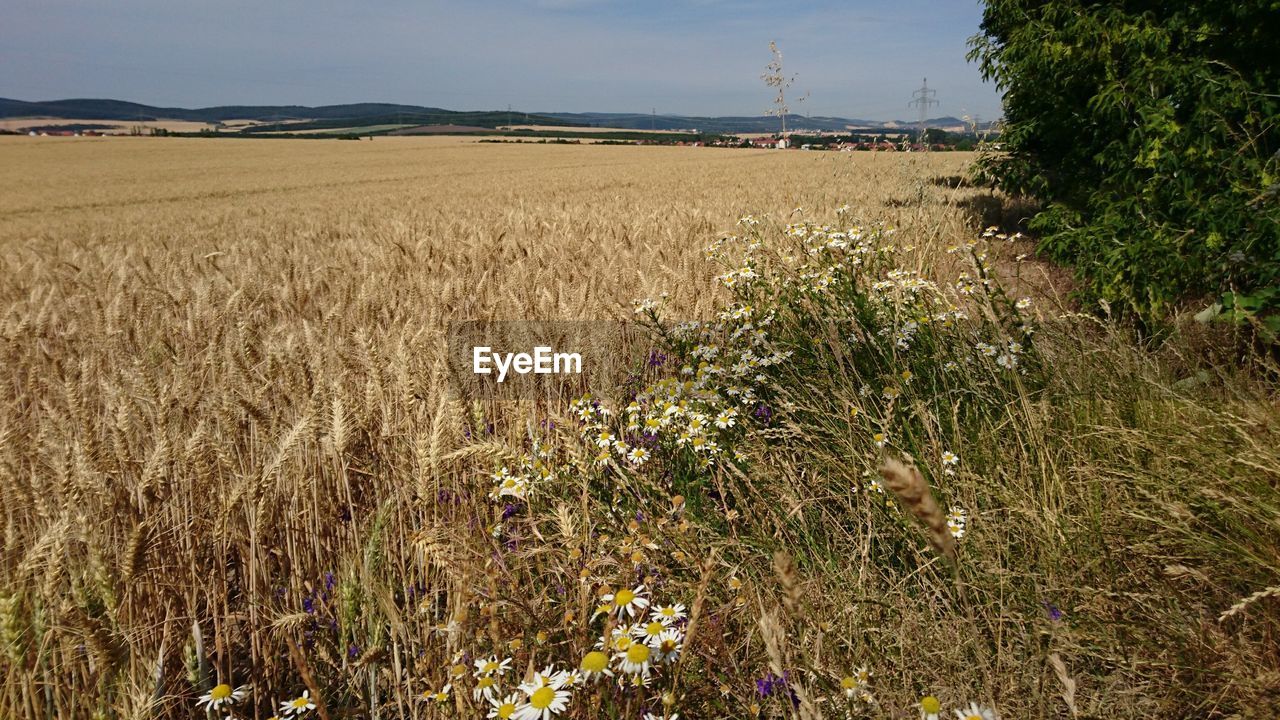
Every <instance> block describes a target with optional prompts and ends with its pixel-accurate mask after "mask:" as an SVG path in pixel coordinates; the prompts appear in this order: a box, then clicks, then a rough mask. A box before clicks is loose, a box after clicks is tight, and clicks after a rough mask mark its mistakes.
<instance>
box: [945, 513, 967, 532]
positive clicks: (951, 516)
mask: <svg viewBox="0 0 1280 720" xmlns="http://www.w3.org/2000/svg"><path fill="white" fill-rule="evenodd" d="M966 523H968V516H967V515H966V514H965V512H964V510H963V509H961V508H954V507H953V508H951V511H950V512H948V513H947V529H948V530H950V531H951V537H953V538H955V539H957V540H959V539H960V538H962V537H964V528H965V524H966Z"/></svg>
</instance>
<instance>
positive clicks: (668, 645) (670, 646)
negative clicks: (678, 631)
mask: <svg viewBox="0 0 1280 720" xmlns="http://www.w3.org/2000/svg"><path fill="white" fill-rule="evenodd" d="M660 647H661V649H662V652H663V654H669V653H673V652H675V651H676V641H675V640H672V639H671V638H667V639H666V640H663V641H662V645H661V646H660Z"/></svg>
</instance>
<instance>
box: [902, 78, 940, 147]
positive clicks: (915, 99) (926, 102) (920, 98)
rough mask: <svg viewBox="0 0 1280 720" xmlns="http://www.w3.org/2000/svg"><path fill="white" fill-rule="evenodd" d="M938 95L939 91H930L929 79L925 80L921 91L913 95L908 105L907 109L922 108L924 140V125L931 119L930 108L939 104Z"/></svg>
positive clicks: (922, 133) (921, 132)
mask: <svg viewBox="0 0 1280 720" xmlns="http://www.w3.org/2000/svg"><path fill="white" fill-rule="evenodd" d="M937 94H938V91H937V90H930V89H929V78H925V79H924V81H923V84H922V85H921V86H920V89H919V90H916V91H915V92H913V93H911V97H912V100H911V102H909V103H907V107H917V108H920V138H921V139H922V140H923V139H924V123H925V121H926V120H928V119H929V106H931V105H937V104H938V101H937V100H935V99H934V96H935V95H937Z"/></svg>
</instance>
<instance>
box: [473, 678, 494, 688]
mask: <svg viewBox="0 0 1280 720" xmlns="http://www.w3.org/2000/svg"><path fill="white" fill-rule="evenodd" d="M476 687H478V688H480V689H481V690H483V689H485V688H491V687H493V678H491V677H482V678H480V682H478V683H476Z"/></svg>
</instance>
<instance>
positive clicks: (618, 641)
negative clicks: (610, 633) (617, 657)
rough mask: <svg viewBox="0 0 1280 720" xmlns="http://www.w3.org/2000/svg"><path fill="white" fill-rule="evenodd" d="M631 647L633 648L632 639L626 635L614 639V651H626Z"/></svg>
mask: <svg viewBox="0 0 1280 720" xmlns="http://www.w3.org/2000/svg"><path fill="white" fill-rule="evenodd" d="M629 647H631V638H629V637H627V636H626V635H619V636H618V637H616V638H614V639H613V649H614V650H626V649H627V648H629Z"/></svg>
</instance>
